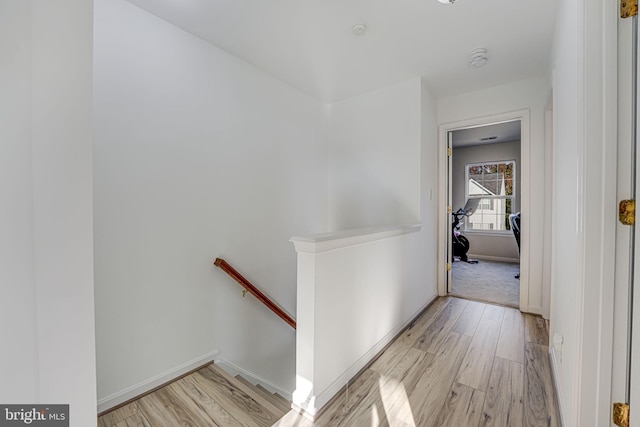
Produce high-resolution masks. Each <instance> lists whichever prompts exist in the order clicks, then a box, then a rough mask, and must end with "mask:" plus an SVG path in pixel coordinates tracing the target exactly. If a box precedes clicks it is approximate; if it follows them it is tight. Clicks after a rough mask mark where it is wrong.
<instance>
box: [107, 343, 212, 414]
mask: <svg viewBox="0 0 640 427" xmlns="http://www.w3.org/2000/svg"><path fill="white" fill-rule="evenodd" d="M218 353H219V351H218V350H214V351H212V352H210V353H207V354H204V355H202V356H200V357H197V358H195V359H193V360H191V361H189V362H186V363H183V364H182V365H179V366H176V367H175V368H172V369H169V370H168V371H165V372H163V373H161V374H158V375H156V376H154V377H151V378H149V379H147V380H144V381H142V382H139V383H138V384H134V385H132V386H130V387H127V388H125V389H124V390H121V391H118V392H116V393H113V394H112V395H110V396H107V397H103V398H102V399H98V413H101V412H104V411H107V410H109V409H111V408H113V407H115V406H118V405H120V404H121V403H124V402H126V401H127V400H131V399H133V398H135V397H137V396H140V395H142V394H144V393H146V392H148V391H150V390H153V389H154V388H156V387H158V386H161V385H162V384H165V383H168V382H170V381H172V380H174V379H176V378H178V377H179V376H181V375H184V374H186V373H187V372H189V371H192V370H194V369H196V368H198V367H200V366H202V365H206V364H207V363H209V362H213V360H214V357H215V355H216V354H218Z"/></svg>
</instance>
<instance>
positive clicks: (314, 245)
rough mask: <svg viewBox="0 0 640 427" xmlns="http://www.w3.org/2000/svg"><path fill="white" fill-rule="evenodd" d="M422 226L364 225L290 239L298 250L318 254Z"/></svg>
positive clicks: (417, 229) (411, 231) (414, 230)
mask: <svg viewBox="0 0 640 427" xmlns="http://www.w3.org/2000/svg"><path fill="white" fill-rule="evenodd" d="M421 228H422V224H408V225H391V226H382V227H364V228H354V229H351V230H341V231H335V232H330V233H318V234H312V235H309V236H293V237H291V239H289V241H290V242H293V244H294V245H295V249H296V252H305V253H312V254H317V253H320V252H326V251H331V250H334V249H340V248H344V247H347V246H354V245H359V244H362V243H368V242H373V241H375V240H382V239H388V238H390V237H396V236H401V235H403V234H409V233H416V232H418V231H420V229H421Z"/></svg>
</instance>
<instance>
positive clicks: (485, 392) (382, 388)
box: [275, 297, 560, 427]
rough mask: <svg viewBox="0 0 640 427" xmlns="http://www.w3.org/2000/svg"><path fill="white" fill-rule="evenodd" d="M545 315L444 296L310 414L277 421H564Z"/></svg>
mask: <svg viewBox="0 0 640 427" xmlns="http://www.w3.org/2000/svg"><path fill="white" fill-rule="evenodd" d="M548 340H549V338H548V331H547V326H546V321H545V320H544V319H542V318H541V317H538V316H534V315H529V314H522V313H520V312H519V311H518V310H515V309H512V308H507V307H502V306H496V305H491V304H484V303H480V302H476V301H466V300H463V299H458V298H452V297H451V298H441V299H439V300H437V301H436V302H435V303H434V304H432V305H431V306H430V307H429V309H427V311H426V312H425V313H424V314H423V315H422V316H421V317H420V318H419V319H417V320H416V321H415V322H414V324H413V325H412V327H411V328H410V329H408V330H406V331H405V332H404V333H403V334H402V335H401V336H400V337H398V338H397V339H396V340H395V341H394V342H393V343H392V344H391V345H390V346H389V347H388V348H387V349H386V350H385V351H384V353H383V354H382V355H381V356H380V357H379V358H378V359H377V360H376V361H374V363H372V364H371V365H370V367H369V368H368V369H366V370H365V371H363V372H362V373H361V375H360V376H359V377H357V378H355V379H354V380H353V381H352V382H351V383H350V384H349V386H348V390H346V389H345V390H344V391H343V392H342V393H341V394H340V395H339V396H338V397H337V398H336V399H334V400H333V401H332V402H331V403H330V404H329V405H328V407H327V408H326V409H325V410H324V411H323V412H322V413H321V414H320V415H319V416H318V417H316V420H315V422H311V421H309V420H308V419H306V418H304V417H303V416H301V415H300V414H298V413H296V412H295V411H290V412H289V413H287V414H286V415H285V416H284V417H283V418H282V419H281V420H279V421H278V423H277V424H275V425H276V426H278V427H324V426H398V427H405V426H414V427H423V426H424V427H431V426H433V427H436V426H437V427H446V426H456V427H467V426H468V427H476V426H482V427H484V426H499V427H504V426H509V427H511V426H513V427H519V426H527V427H542V426H559V425H560V423H559V421H558V414H557V409H556V401H555V394H554V390H553V384H552V382H551V370H550V366H549V358H548V347H547V345H548Z"/></svg>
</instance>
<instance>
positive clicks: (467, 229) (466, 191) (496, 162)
mask: <svg viewBox="0 0 640 427" xmlns="http://www.w3.org/2000/svg"><path fill="white" fill-rule="evenodd" d="M502 163H505V164H506V163H512V164H513V178H512V179H513V192H512V193H513V194H511V195H504V196H500V195H494V196H487V195H482V196H471V195H469V169H470V168H472V167H476V166H483V165H499V164H502ZM517 166H518V165H517V162H516V159H507V160H487V161H483V162H473V163H466V164H465V166H464V168H465V170H464V178H465V179H464V197H465V204H466V202H467V201H468V200H470V199H489V200H505V201H506V200H508V199H511V208H512V212H511V213H512V214H513V213H515V212H514V211H513V207H514V205H515V201H516V193H517ZM479 208H480V205H478V209H479ZM464 232H465V233H470V234H483V235H500V236H504V235H507V236H511V235H513V231H512V230H511V229H509V230H495V229H493V230H490V229H487V230H485V229H480V228H470V226H469V217H468V216H467V217H465V219H464Z"/></svg>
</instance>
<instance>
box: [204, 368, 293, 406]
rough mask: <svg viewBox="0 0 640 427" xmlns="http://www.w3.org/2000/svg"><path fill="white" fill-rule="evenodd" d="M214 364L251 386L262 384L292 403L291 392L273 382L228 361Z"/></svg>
mask: <svg viewBox="0 0 640 427" xmlns="http://www.w3.org/2000/svg"><path fill="white" fill-rule="evenodd" d="M214 363H215V364H216V365H217V366H219V367H220V368H222V369H224V370H225V371H227V372H228V373H229V374H231V375H232V376H234V377H235V376H236V375H238V374H239V375H241V376H242V377H243V378H244V379H245V380H247V381H249V382H250V383H251V384H253V385H256V384H260V385H261V386H262V387H264V388H266V389H267V390H269V391H270V392H272V393H278V394H279V395H280V396H282V397H284V398H285V399H287V400H289V401H291V390H285V389H283V388H282V387H279V386H277V385H275V384H273V383H272V382H270V381H269V380H267V379H265V378H263V377H261V376H260V375H258V374H256V373H254V372H251V371H247V370H246V369H244V368H243V367H241V366H238V365H237V364H235V363H233V362H230V361H228V360H224V359H216V360H215V361H214Z"/></svg>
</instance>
